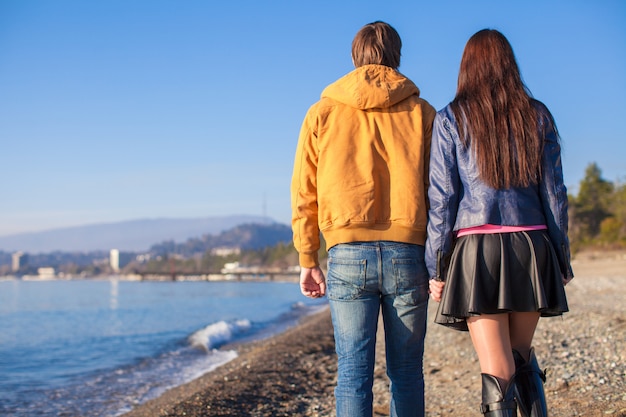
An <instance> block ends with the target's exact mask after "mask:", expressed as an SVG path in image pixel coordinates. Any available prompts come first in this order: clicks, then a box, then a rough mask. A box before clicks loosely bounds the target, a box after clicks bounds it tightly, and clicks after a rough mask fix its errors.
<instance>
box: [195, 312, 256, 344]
mask: <svg viewBox="0 0 626 417" xmlns="http://www.w3.org/2000/svg"><path fill="white" fill-rule="evenodd" d="M250 327H251V324H250V320H246V319H244V320H237V321H234V322H231V323H229V322H226V321H219V322H217V323H213V324H209V325H208V326H206V327H205V328H203V329H200V330H198V331H196V332H195V333H193V334H192V335H191V336H189V338H188V339H187V340H188V342H189V345H190V346H191V347H193V348H196V349H201V350H204V351H206V352H209V351H211V349H215V348H216V347H218V346H220V345H223V344H225V343H228V342H230V341H232V340H233V339H234V338H235V337H237V336H239V335H241V334H242V333H244V332H246V331H248V330H250Z"/></svg>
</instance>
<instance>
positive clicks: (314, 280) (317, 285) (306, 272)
mask: <svg viewBox="0 0 626 417" xmlns="http://www.w3.org/2000/svg"><path fill="white" fill-rule="evenodd" d="M300 291H302V294H304V295H305V296H307V297H310V298H320V297H323V296H324V295H326V278H325V277H324V273H323V272H322V270H321V269H320V267H319V266H316V267H315V268H300Z"/></svg>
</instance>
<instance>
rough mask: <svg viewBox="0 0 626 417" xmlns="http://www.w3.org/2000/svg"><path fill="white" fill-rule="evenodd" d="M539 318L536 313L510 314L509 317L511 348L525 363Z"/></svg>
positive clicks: (538, 314)
mask: <svg viewBox="0 0 626 417" xmlns="http://www.w3.org/2000/svg"><path fill="white" fill-rule="evenodd" d="M539 316H540V313H538V312H532V313H511V314H510V315H509V331H510V337H511V347H512V348H513V349H515V350H516V351H517V352H518V353H519V354H520V355H522V357H523V358H524V360H525V361H528V355H529V354H530V348H531V346H532V342H533V337H534V335H535V329H536V328H537V323H538V322H539Z"/></svg>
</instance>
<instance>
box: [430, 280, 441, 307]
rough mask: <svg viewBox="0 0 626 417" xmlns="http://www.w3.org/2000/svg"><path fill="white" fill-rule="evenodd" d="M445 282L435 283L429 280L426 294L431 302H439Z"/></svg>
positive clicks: (435, 281)
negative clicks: (428, 294)
mask: <svg viewBox="0 0 626 417" xmlns="http://www.w3.org/2000/svg"><path fill="white" fill-rule="evenodd" d="M444 285H445V282H443V281H437V280H436V279H431V280H430V281H428V292H429V293H430V296H431V297H432V299H433V300H435V301H436V302H439V301H441V295H442V294H443V286H444Z"/></svg>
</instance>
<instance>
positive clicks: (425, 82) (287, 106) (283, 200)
mask: <svg viewBox="0 0 626 417" xmlns="http://www.w3.org/2000/svg"><path fill="white" fill-rule="evenodd" d="M503 4H507V6H503ZM374 20H384V21H387V22H389V23H390V24H392V25H393V26H394V27H395V28H396V29H397V30H398V32H399V33H400V36H401V37H402V40H403V44H404V46H403V51H402V53H403V58H402V64H401V66H400V71H401V72H403V73H404V74H406V75H407V76H409V77H410V78H411V79H413V80H414V81H415V83H416V84H417V85H418V86H419V88H420V89H421V91H422V96H423V97H424V98H425V99H427V100H428V101H430V103H431V104H432V105H433V106H434V107H436V108H437V109H440V108H442V107H444V106H445V105H446V104H447V103H448V102H449V101H450V100H451V99H452V98H453V97H454V92H455V88H456V79H457V73H458V65H459V62H460V58H461V54H462V51H463V47H464V45H465V42H466V41H467V39H469V37H470V36H471V35H472V34H474V33H475V32H476V31H478V30H480V29H483V28H486V27H489V28H495V29H498V30H500V31H502V32H503V33H504V34H505V36H507V38H508V39H509V41H510V42H511V44H512V45H513V48H514V50H515V53H516V56H517V59H518V62H519V64H520V67H521V70H522V76H523V78H524V80H525V82H526V84H527V85H528V87H529V88H530V90H531V91H532V93H533V95H534V96H535V97H536V98H538V99H540V100H541V101H543V102H544V103H546V105H547V106H548V107H549V108H550V110H551V111H552V113H553V114H554V116H555V118H556V121H557V125H558V127H559V129H560V132H561V136H562V140H563V163H564V171H565V180H566V184H567V185H568V188H569V189H570V191H572V192H574V193H575V192H576V191H577V187H578V183H579V182H580V180H581V179H582V177H583V175H584V170H585V168H586V166H587V165H588V164H589V163H591V162H596V163H598V165H599V166H600V168H601V169H602V172H603V176H604V178H606V179H608V180H610V181H617V180H620V181H622V182H623V181H625V180H626V134H625V127H624V120H625V116H626V2H624V1H621V0H615V1H608V0H605V1H602V0H600V1H593V2H591V1H580V0H563V1H550V0H541V1H535V0H530V1H519V2H502V1H486V0H483V1H461V0H456V1H454V0H451V1H445V2H420V1H415V0H407V1H394V2H382V3H381V2H380V1H362V0H361V1H336V0H332V1H327V0H321V1H315V2H300V1H236V0H235V1H229V2H223V3H222V2H217V1H208V0H207V1H199V0H188V1H183V0H181V1H173V0H167V1H166V0H145V1H141V0H135V1H126V0H108V1H78V0H77V1H67V0H57V1H47V0H30V1H23V0H0V144H1V148H0V149H1V151H0V177H1V178H2V180H1V181H0V236H1V235H10V234H15V233H21V232H28V231H39V230H47V229H53V228H59V227H65V226H74V225H84V224H92V223H101V222H115V221H122V220H131V219H140V218H157V217H184V218H188V217H208V216H222V215H230V214H253V215H256V214H258V215H261V214H267V215H269V216H270V217H272V218H274V219H275V220H277V221H279V222H283V223H288V222H289V221H290V206H289V183H290V178H291V169H292V163H293V155H294V152H295V147H296V141H297V137H298V132H299V129H300V124H301V122H302V119H303V117H304V114H305V112H306V110H307V109H308V107H309V106H310V105H311V104H313V103H314V102H315V101H317V100H318V98H319V95H320V92H321V91H322V89H323V88H324V87H325V86H326V85H327V84H329V83H331V82H333V81H334V80H335V79H337V78H339V77H340V76H342V75H344V74H345V73H347V72H349V71H351V70H352V69H353V68H352V63H351V60H350V44H351V42H352V38H353V37H354V34H355V33H356V32H357V31H358V30H359V28H360V27H361V26H362V25H364V24H366V23H369V22H371V21H374Z"/></svg>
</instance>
